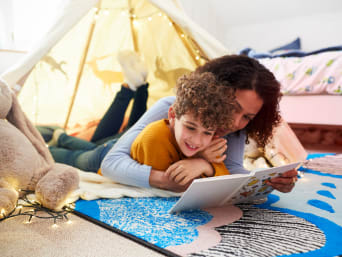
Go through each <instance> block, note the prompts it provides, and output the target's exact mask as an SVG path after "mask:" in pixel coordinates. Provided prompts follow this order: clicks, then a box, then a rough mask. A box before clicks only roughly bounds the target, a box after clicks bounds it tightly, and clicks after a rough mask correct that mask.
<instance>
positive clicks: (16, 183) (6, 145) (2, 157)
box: [0, 79, 79, 216]
mask: <svg viewBox="0 0 342 257" xmlns="http://www.w3.org/2000/svg"><path fill="white" fill-rule="evenodd" d="M78 185H79V174H78V170H77V169H76V168H74V167H71V166H68V165H64V164H59V163H55V162H54V160H53V158H52V155H51V154H50V152H49V150H48V148H47V146H46V144H45V142H44V140H43V138H42V136H41V135H40V133H39V132H38V130H37V129H36V128H35V127H34V126H33V124H32V123H31V122H30V121H29V119H28V118H27V117H26V115H25V114H24V112H23V111H22V109H21V107H20V104H19V102H18V100H17V97H16V95H15V93H14V92H13V91H12V90H11V89H10V87H9V86H8V85H7V84H6V83H5V82H4V81H2V80H1V79H0V213H1V214H2V215H3V216H6V214H8V213H10V212H11V211H12V210H14V209H15V207H16V204H17V201H18V198H20V197H21V196H22V195H23V193H24V192H25V191H28V190H29V191H34V192H35V196H36V198H37V200H38V201H39V202H40V203H41V204H42V205H43V206H44V207H47V208H49V209H54V210H59V209H61V208H62V207H63V205H64V204H65V201H66V200H67V198H68V196H69V195H70V194H71V193H72V192H73V191H74V190H76V189H77V188H78Z"/></svg>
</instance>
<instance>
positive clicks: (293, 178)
mask: <svg viewBox="0 0 342 257" xmlns="http://www.w3.org/2000/svg"><path fill="white" fill-rule="evenodd" d="M297 175H298V172H297V170H295V169H293V170H289V171H286V172H285V173H283V174H282V175H281V176H279V177H276V178H272V179H271V180H270V181H268V182H267V184H268V185H270V186H272V187H273V188H274V189H276V190H278V191H280V192H282V193H288V192H291V191H292V189H293V188H294V186H295V183H296V182H297V180H298V177H297Z"/></svg>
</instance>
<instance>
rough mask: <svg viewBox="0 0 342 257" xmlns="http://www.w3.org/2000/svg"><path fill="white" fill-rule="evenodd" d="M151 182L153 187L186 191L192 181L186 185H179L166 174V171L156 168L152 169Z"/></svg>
mask: <svg viewBox="0 0 342 257" xmlns="http://www.w3.org/2000/svg"><path fill="white" fill-rule="evenodd" d="M191 182H192V181H191ZM149 183H150V186H152V187H156V188H160V189H163V190H169V191H173V192H184V191H185V190H186V189H187V188H188V187H189V186H190V183H189V184H186V185H179V184H177V183H176V182H174V181H173V180H172V179H170V178H169V176H167V175H166V173H165V171H160V170H154V169H152V170H151V174H150V178H149Z"/></svg>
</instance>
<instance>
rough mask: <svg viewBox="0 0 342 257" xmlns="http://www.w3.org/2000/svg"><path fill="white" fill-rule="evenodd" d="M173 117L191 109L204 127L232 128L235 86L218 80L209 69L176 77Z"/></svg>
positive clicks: (178, 116)
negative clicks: (228, 85)
mask: <svg viewBox="0 0 342 257" xmlns="http://www.w3.org/2000/svg"><path fill="white" fill-rule="evenodd" d="M176 90H177V92H176V101H175V102H174V104H173V108H174V112H175V115H176V118H177V119H179V118H180V117H181V116H182V115H184V114H187V113H191V114H192V115H194V117H195V118H196V119H199V120H200V122H201V123H202V126H203V127H205V128H206V129H212V128H231V126H232V122H233V114H234V111H235V108H236V105H235V94H234V89H233V88H231V87H227V86H225V85H223V83H222V82H221V83H219V82H218V80H217V79H216V78H215V76H214V75H213V74H212V73H210V72H204V73H201V74H197V73H194V72H192V73H190V74H188V75H184V76H182V77H180V78H179V79H178V80H177V84H176Z"/></svg>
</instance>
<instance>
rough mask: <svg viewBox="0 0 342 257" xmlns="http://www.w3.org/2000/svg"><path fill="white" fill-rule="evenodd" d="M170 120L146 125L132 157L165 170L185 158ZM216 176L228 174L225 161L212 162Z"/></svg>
mask: <svg viewBox="0 0 342 257" xmlns="http://www.w3.org/2000/svg"><path fill="white" fill-rule="evenodd" d="M168 124H169V123H168V120H165V119H164V120H159V121H155V122H152V123H150V124H149V125H148V126H146V127H145V128H144V129H143V130H142V131H141V132H140V134H139V135H138V136H137V137H136V139H135V140H134V142H133V144H132V147H131V157H132V158H133V159H134V160H136V161H137V162H139V163H141V164H146V165H149V166H152V168H153V169H156V170H163V171H165V170H166V169H167V168H168V167H169V166H170V165H171V164H173V163H175V162H177V161H179V160H182V159H185V158H186V157H185V156H184V155H183V154H182V152H181V151H180V149H179V147H178V144H177V143H176V139H175V138H174V136H173V134H172V133H171V130H170V128H169V126H168ZM211 164H212V166H213V167H214V169H215V176H221V175H228V174H229V171H228V169H227V168H226V166H225V165H224V163H223V162H222V163H211Z"/></svg>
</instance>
